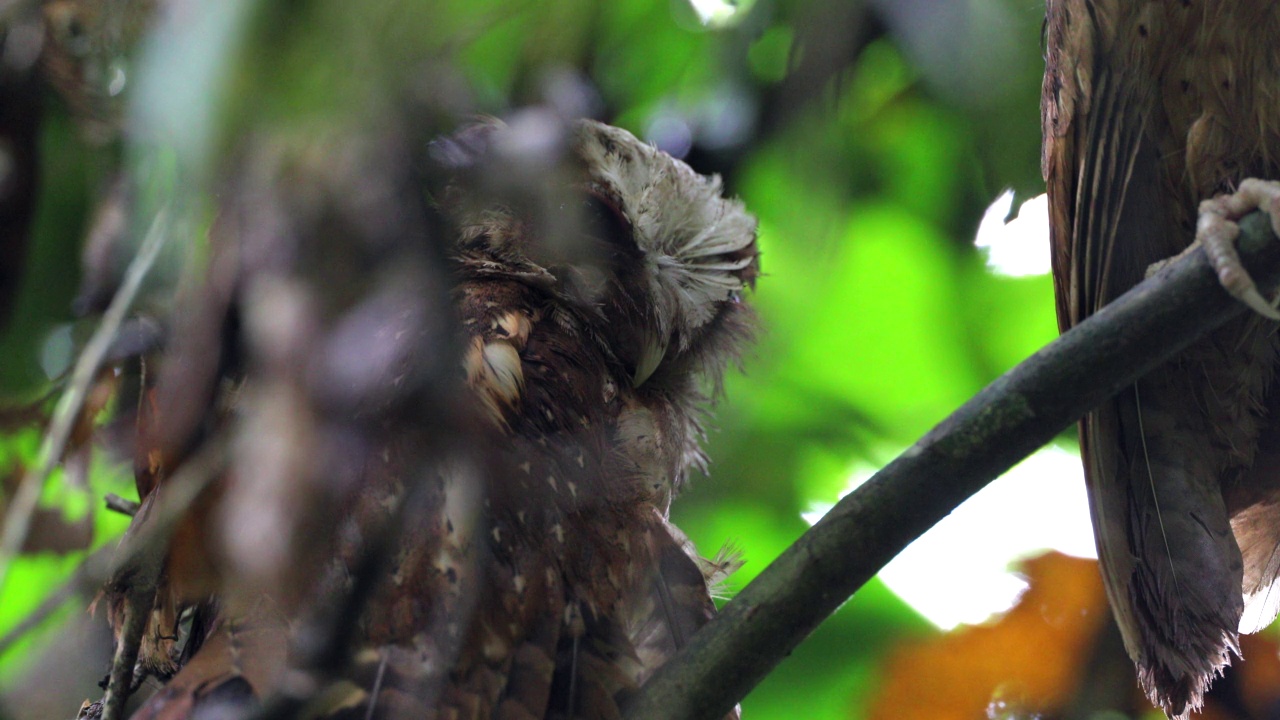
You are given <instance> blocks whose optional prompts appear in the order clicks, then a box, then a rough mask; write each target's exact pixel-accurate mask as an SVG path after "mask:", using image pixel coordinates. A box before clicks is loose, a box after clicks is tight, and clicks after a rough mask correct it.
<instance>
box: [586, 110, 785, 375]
mask: <svg viewBox="0 0 1280 720" xmlns="http://www.w3.org/2000/svg"><path fill="white" fill-rule="evenodd" d="M572 137H573V141H572V143H571V145H572V148H573V153H574V155H575V156H576V157H577V158H579V159H580V160H581V161H582V165H583V167H584V168H585V171H586V176H587V177H586V180H585V182H584V183H583V187H582V192H583V193H584V200H583V202H584V206H585V207H586V214H587V216H588V218H590V220H589V222H590V223H591V225H592V226H593V227H595V228H601V229H603V232H600V231H597V232H596V234H597V235H601V236H604V238H603V239H604V240H605V241H606V242H608V243H610V244H611V246H612V248H611V249H612V253H613V254H612V258H613V262H612V268H611V269H612V272H611V273H610V275H611V279H612V281H613V282H612V288H611V291H610V292H607V293H605V295H604V302H603V304H602V308H601V310H602V313H603V314H604V316H605V317H606V319H607V321H608V323H609V324H610V328H611V330H610V335H611V336H612V337H613V340H614V342H615V348H614V351H615V353H616V354H617V355H618V357H619V359H620V360H621V361H622V362H623V363H624V365H626V366H627V368H628V370H629V371H630V372H631V376H632V383H633V384H634V385H636V386H639V385H642V384H644V383H646V382H650V381H653V382H662V381H663V380H664V376H666V375H671V376H673V377H681V376H687V375H689V374H690V371H694V372H695V373H700V374H705V375H707V376H710V377H711V378H712V380H713V381H715V382H718V381H719V378H720V375H721V374H722V371H723V367H724V364H725V362H726V361H727V360H728V359H730V358H732V357H735V356H736V354H737V352H738V347H739V346H740V345H741V344H742V338H743V337H744V335H745V334H746V332H747V327H748V326H749V323H748V320H747V317H746V313H747V310H746V308H745V306H743V305H742V303H741V300H742V295H743V293H744V292H745V291H746V290H747V289H749V288H752V287H754V285H755V279H756V277H757V276H758V275H759V272H760V265H759V251H758V250H757V248H756V242H755V240H756V219H755V218H754V217H753V216H751V215H750V214H748V213H747V212H746V211H745V210H744V209H743V207H742V203H741V202H739V201H738V200H735V199H730V198H725V197H723V195H722V188H721V185H720V178H718V177H716V176H710V177H707V176H703V175H699V174H698V173H696V172H694V171H693V170H692V169H691V168H690V167H689V166H688V165H686V164H684V163H683V162H681V161H679V160H677V159H675V158H673V157H671V156H670V155H668V154H666V153H664V152H662V151H661V150H658V149H657V148H655V147H653V146H651V145H648V144H645V143H643V142H641V141H639V140H638V139H636V137H635V136H634V135H632V134H631V133H629V132H627V131H626V130H622V129H619V128H615V127H611V126H609V125H604V124H602V123H598V122H593V121H589V120H583V121H579V122H578V123H577V124H576V125H575V126H574V128H573V134H572Z"/></svg>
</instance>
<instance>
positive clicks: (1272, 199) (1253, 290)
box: [1196, 178, 1280, 320]
mask: <svg viewBox="0 0 1280 720" xmlns="http://www.w3.org/2000/svg"><path fill="white" fill-rule="evenodd" d="M1255 209H1256V210H1262V211H1263V212H1265V213H1267V214H1268V215H1269V216H1270V217H1271V224H1272V226H1280V183H1277V182H1274V181H1267V180H1257V179H1254V178H1248V179H1245V180H1243V181H1241V183H1240V186H1239V188H1238V189H1237V190H1236V192H1234V193H1232V194H1230V195H1220V196H1218V197H1216V198H1212V199H1210V200H1205V201H1204V202H1202V203H1200V218H1199V219H1198V220H1197V222H1196V244H1198V245H1200V246H1202V247H1203V248H1204V250H1205V254H1206V255H1207V256H1208V257H1209V262H1210V264H1212V265H1213V268H1214V270H1216V271H1217V273H1218V281H1219V282H1220V283H1222V287H1223V288H1224V289H1226V291H1227V292H1229V293H1231V295H1232V296H1233V297H1235V298H1236V299H1237V300H1239V301H1240V302H1242V303H1244V304H1245V305H1247V306H1248V307H1249V309H1251V310H1253V311H1254V312H1256V313H1258V314H1259V315H1261V316H1263V317H1265V318H1268V319H1271V320H1280V311H1277V310H1276V303H1274V302H1270V301H1268V300H1267V299H1266V298H1265V297H1263V296H1262V293H1260V292H1259V291H1258V287H1257V285H1255V284H1254V282H1253V278H1251V277H1249V272H1248V271H1247V270H1245V269H1244V266H1243V265H1242V264H1241V263H1240V255H1239V254H1238V253H1237V252H1236V245H1235V242H1236V238H1237V237H1238V236H1239V234H1240V227H1239V225H1237V224H1236V221H1238V220H1239V219H1240V218H1242V217H1244V216H1245V215H1246V214H1248V213H1250V212H1252V211H1253V210H1255Z"/></svg>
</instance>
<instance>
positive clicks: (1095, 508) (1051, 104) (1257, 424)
mask: <svg viewBox="0 0 1280 720" xmlns="http://www.w3.org/2000/svg"><path fill="white" fill-rule="evenodd" d="M1047 12H1048V14H1047V17H1046V23H1045V29H1046V33H1045V37H1046V42H1045V45H1046V72H1045V78H1044V94H1043V105H1042V108H1043V120H1044V155H1043V160H1044V172H1045V180H1046V182H1047V185H1048V194H1049V207H1050V222H1051V236H1052V240H1053V270H1054V281H1055V289H1056V294H1057V302H1058V318H1059V324H1060V325H1061V326H1062V328H1063V329H1064V330H1065V329H1067V328H1069V327H1071V326H1073V325H1076V324H1078V323H1080V322H1082V321H1083V320H1084V319H1085V318H1087V317H1088V316H1090V315H1092V314H1093V313H1095V312H1097V311H1098V310H1100V309H1101V308H1102V307H1103V306H1104V305H1106V304H1107V303H1109V302H1111V301H1112V300H1114V299H1115V298H1117V297H1119V296H1120V295H1121V294H1122V293H1124V292H1125V291H1126V290H1128V289H1129V288H1130V287H1132V286H1133V285H1135V284H1137V283H1138V282H1140V281H1141V280H1142V279H1143V277H1144V275H1146V274H1148V273H1149V272H1150V270H1149V268H1150V267H1151V266H1152V265H1153V264H1154V263H1157V262H1161V261H1163V260H1164V259H1166V258H1169V257H1171V256H1175V255H1178V254H1179V253H1182V252H1184V251H1185V250H1186V249H1187V247H1188V245H1190V244H1191V240H1192V238H1193V237H1194V238H1195V243H1196V245H1198V246H1201V247H1203V248H1204V250H1205V254H1206V256H1207V257H1208V259H1209V260H1210V262H1211V264H1212V265H1213V267H1214V268H1215V270H1216V271H1217V275H1218V278H1219V279H1220V280H1221V282H1222V285H1223V286H1224V288H1226V289H1227V290H1228V291H1230V292H1231V293H1232V294H1233V295H1235V296H1236V297H1237V298H1238V299H1240V300H1241V301H1242V302H1243V303H1245V304H1246V305H1248V306H1249V307H1251V308H1252V309H1253V310H1254V311H1256V312H1250V313H1248V314H1247V316H1243V317H1240V318H1237V319H1234V320H1232V321H1230V322H1228V323H1227V324H1226V325H1224V326H1223V327H1221V328H1220V329H1218V330H1216V331H1215V332H1213V333H1212V334H1210V335H1208V336H1206V337H1204V338H1202V339H1201V340H1199V341H1198V342H1196V343H1194V344H1192V345H1191V346H1190V347H1188V348H1187V349H1186V350H1184V351H1183V352H1181V353H1180V354H1179V355H1177V356H1175V357H1174V358H1173V359H1172V360H1170V361H1168V362H1166V363H1164V364H1163V365H1161V366H1159V367H1157V368H1156V369H1155V370H1153V371H1152V372H1150V373H1149V374H1147V375H1146V376H1145V377H1143V378H1141V379H1139V380H1138V381H1137V382H1135V383H1134V384H1133V385H1132V386H1130V387H1128V388H1125V389H1124V390H1123V391H1121V392H1120V393H1119V394H1118V395H1117V396H1116V397H1114V398H1112V399H1110V400H1108V401H1107V402H1105V403H1103V404H1101V405H1100V406H1099V407H1097V408H1095V409H1094V410H1093V411H1091V412H1090V413H1089V414H1088V415H1086V416H1085V418H1084V419H1083V420H1082V421H1081V424H1080V445H1081V450H1082V453H1083V456H1084V465H1085V476H1086V478H1087V481H1088V494H1089V505H1090V511H1091V514H1092V517H1093V524H1094V536H1095V539H1096V541H1097V548H1098V558H1099V562H1100V564H1101V569H1102V576H1103V579H1104V580H1105V585H1106V589H1107V595H1108V598H1109V599H1110V602H1111V606H1112V609H1113V610H1114V614H1115V619H1116V623H1117V625H1118V626H1119V628H1120V631H1121V635H1122V636H1123V638H1124V644H1125V647H1126V649H1127V650H1128V652H1129V655H1130V657H1131V658H1132V659H1133V660H1134V662H1135V664H1136V666H1137V669H1138V676H1139V680H1140V681H1141V684H1142V686H1143V688H1144V690H1145V691H1146V692H1147V695H1148V697H1150V699H1151V700H1152V702H1153V703H1155V704H1157V705H1159V706H1160V707H1161V708H1163V709H1164V710H1165V712H1166V713H1167V714H1168V715H1169V716H1170V717H1182V718H1185V717H1187V715H1188V714H1189V713H1190V712H1191V711H1193V710H1196V709H1198V708H1199V707H1200V706H1201V703H1202V700H1203V697H1204V694H1205V692H1206V691H1207V690H1208V688H1209V686H1210V684H1211V682H1212V681H1213V679H1214V677H1216V676H1217V675H1219V674H1220V673H1222V671H1223V669H1224V668H1225V667H1226V665H1228V664H1229V663H1230V662H1231V659H1232V658H1233V657H1235V656H1238V655H1239V654H1240V644H1239V633H1241V632H1253V631H1256V630H1259V629H1261V628H1262V627H1265V626H1266V625H1268V624H1269V623H1270V622H1271V621H1272V620H1273V619H1274V618H1275V617H1276V613H1277V610H1280V593H1277V592H1276V581H1277V569H1280V516H1277V513H1276V509H1277V507H1280V506H1278V505H1277V503H1276V498H1277V485H1276V480H1277V475H1276V471H1275V469H1276V464H1275V462H1273V460H1274V458H1275V454H1274V449H1275V448H1276V446H1277V444H1276V443H1277V439H1280V425H1277V417H1278V416H1277V404H1276V401H1277V398H1280V394H1277V386H1276V383H1275V377H1276V370H1277V368H1278V367H1280V365H1278V364H1277V360H1278V359H1280V342H1278V336H1277V335H1276V328H1275V325H1274V324H1273V322H1272V320H1273V319H1275V318H1278V317H1280V316H1278V315H1277V313H1276V311H1275V309H1274V308H1273V307H1271V305H1270V304H1269V303H1268V302H1267V301H1266V300H1265V299H1264V298H1263V297H1262V296H1261V294H1260V293H1259V291H1258V290H1257V288H1256V287H1255V286H1254V285H1253V282H1252V281H1251V280H1250V279H1249V277H1248V273H1247V272H1246V271H1245V269H1244V268H1243V267H1241V265H1240V260H1239V258H1238V257H1237V256H1236V250H1235V247H1234V244H1233V241H1234V238H1235V235H1236V234H1237V233H1238V231H1239V228H1238V227H1237V225H1236V222H1235V221H1237V220H1239V219H1240V218H1241V217H1242V216H1243V215H1245V214H1246V213H1248V212H1250V211H1252V210H1254V209H1262V210H1263V211H1265V212H1267V213H1268V214H1270V215H1271V217H1272V224H1273V226H1280V225H1277V222H1276V218H1277V216H1278V214H1277V212H1276V208H1277V202H1276V201H1277V198H1280V184H1277V183H1276V182H1274V181H1261V180H1258V179H1257V178H1276V177H1277V176H1280V162H1277V158H1280V123H1278V122H1277V119H1278V118H1280V95H1277V93H1276V87H1277V82H1280V51H1278V50H1277V46H1276V44H1275V42H1274V41H1273V38H1274V37H1275V35H1276V33H1277V32H1280V7H1278V6H1276V5H1275V4H1274V3H1271V2H1265V1H1260V0H1233V1H1232V2H1220V3H1204V2H1194V1H1193V0H1177V1H1175V0H1164V1H1161V2H1142V3H1133V2H1126V1H1124V0H1050V1H1049V2H1048V4H1047Z"/></svg>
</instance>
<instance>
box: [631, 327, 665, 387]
mask: <svg viewBox="0 0 1280 720" xmlns="http://www.w3.org/2000/svg"><path fill="white" fill-rule="evenodd" d="M666 355H667V344H666V343H665V342H659V341H658V339H657V338H655V337H653V336H650V337H648V338H646V339H645V343H644V352H643V353H641V355H640V362H639V363H637V364H636V373H635V375H634V376H632V378H631V387H640V386H641V385H643V384H644V383H645V381H646V380H648V379H649V378H650V376H652V375H653V373H654V371H655V370H657V369H658V366H659V365H661V364H662V358H664V357H666Z"/></svg>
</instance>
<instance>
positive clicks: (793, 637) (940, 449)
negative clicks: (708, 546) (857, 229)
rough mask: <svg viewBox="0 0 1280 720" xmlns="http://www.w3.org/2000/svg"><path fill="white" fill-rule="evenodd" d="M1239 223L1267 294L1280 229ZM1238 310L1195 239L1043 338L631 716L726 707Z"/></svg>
mask: <svg viewBox="0 0 1280 720" xmlns="http://www.w3.org/2000/svg"><path fill="white" fill-rule="evenodd" d="M1241 229H1242V233H1241V236H1240V240H1239V249H1240V255H1241V259H1242V260H1243V261H1244V264H1245V267H1246V268H1248V269H1249V271H1250V273H1252V275H1253V277H1254V278H1255V280H1257V282H1258V285H1259V287H1260V288H1261V289H1262V290H1263V292H1264V294H1265V293H1266V292H1267V291H1268V290H1270V289H1272V288H1274V287H1275V286H1276V284H1277V281H1278V280H1280V241H1277V240H1276V239H1275V236H1274V235H1273V234H1272V232H1271V227H1270V223H1269V221H1268V220H1267V218H1266V217H1265V216H1263V215H1261V214H1260V213H1254V214H1253V215H1251V216H1249V217H1247V218H1245V220H1244V221H1242V222H1241ZM1244 311H1245V308H1244V306H1243V305H1242V304H1240V303H1239V302H1237V301H1236V300H1235V299H1233V298H1231V297H1230V296H1229V295H1227V293H1226V292H1225V291H1223V289H1222V288H1221V286H1220V285H1219V284H1218V280H1217V277H1216V275H1215V273H1214V271H1213V270H1212V269H1211V268H1210V267H1209V264H1208V261H1207V259H1206V258H1205V255H1204V252H1203V251H1202V250H1196V251H1195V252H1193V253H1189V254H1188V255H1187V256H1186V257H1184V258H1181V259H1180V260H1178V261H1177V262H1174V263H1171V264H1170V265H1169V266H1167V267H1165V268H1164V269H1163V270H1161V271H1160V272H1159V273H1158V274H1156V275H1155V276H1154V277H1152V278H1150V279H1148V280H1147V281H1146V282H1143V283H1142V284H1140V285H1138V286H1137V287H1135V288H1133V289H1132V290H1130V291H1129V292H1127V293H1125V294H1124V296H1122V297H1121V298H1119V299H1118V300H1116V301H1115V302H1114V303H1112V304H1110V305H1108V306H1107V307H1105V308H1103V310H1102V311H1101V312H1099V313H1097V314H1096V315H1094V316H1093V317H1091V318H1089V319H1088V320H1086V321H1085V322H1083V323H1081V324H1080V325H1078V326H1077V327H1075V328H1074V329H1072V330H1071V331H1070V332H1067V333H1065V334H1064V335H1062V337H1060V338H1058V339H1057V340H1055V341H1053V342H1052V343H1050V344H1049V345H1047V346H1045V347H1044V348H1043V349H1041V350H1040V351H1039V352H1037V353H1035V354H1034V355H1032V356H1031V357H1030V358H1027V360H1025V361H1023V362H1022V363H1021V364H1020V365H1018V366H1017V367H1015V368H1014V369H1012V370H1010V371H1009V372H1007V373H1005V374H1004V375H1003V376H1001V377H999V378H997V379H996V380H995V382H993V383H991V384H990V385H989V386H987V388H986V389H984V390H983V391H982V392H981V393H979V394H978V395H977V396H975V397H974V398H973V399H972V400H970V401H969V402H967V403H965V404H964V405H963V406H962V407H961V408H960V409H959V410H957V411H955V412H954V413H953V414H952V415H951V416H950V417H948V418H947V419H946V420H944V421H942V422H941V423H940V424H939V425H938V426H937V427H935V428H934V429H933V430H931V431H930V432H929V433H928V434H927V435H925V436H924V437H923V438H921V439H920V440H919V441H918V442H916V444H915V445H913V446H911V447H910V448H908V449H907V450H906V452H904V453H903V454H902V455H900V456H899V457H898V458H897V459H895V460H894V461H893V462H892V463H890V464H889V465H887V466H886V467H885V468H884V469H882V470H881V471H880V472H878V473H876V475H875V476H874V477H872V478H871V480H869V481H868V482H867V483H865V484H864V485H862V486H861V487H859V488H858V489H857V490H855V491H854V492H852V493H850V494H849V495H848V496H846V497H845V498H844V499H843V500H841V501H840V502H839V503H838V504H837V505H836V506H835V507H834V508H833V509H832V510H831V512H829V513H827V515H826V516H825V517H823V518H822V520H821V521H819V522H818V523H817V524H816V525H814V526H813V527H812V528H810V529H809V531H808V532H806V533H805V534H804V535H802V536H801V537H800V539H799V540H797V541H796V542H795V543H794V544H793V545H792V546H791V547H789V548H787V550H786V551H785V552H783V553H782V555H781V556H780V557H778V559H777V560H775V561H774V562H773V563H772V564H771V565H769V566H768V567H766V568H765V569H764V571H763V572H761V573H760V575H759V576H758V577H756V579H755V580H753V581H751V583H749V584H748V585H747V586H746V587H745V588H743V589H742V591H741V592H740V593H738V595H737V597H735V598H734V599H733V600H732V601H731V602H730V603H728V604H727V605H726V606H725V607H724V610H723V612H721V613H720V615H719V616H717V617H716V618H715V620H713V621H712V622H711V623H709V624H708V625H707V626H706V627H704V628H703V629H702V630H700V631H699V632H698V633H697V634H695V635H694V637H693V638H692V639H691V641H690V643H689V645H688V646H687V647H685V648H684V650H683V651H682V652H680V653H679V654H678V655H677V656H676V657H674V658H672V660H671V661H670V662H668V663H667V664H666V665H664V666H663V667H662V668H661V669H660V670H659V671H658V672H657V673H655V674H654V676H653V677H652V678H651V679H650V680H649V682H648V683H647V684H646V685H645V687H644V688H642V690H641V691H640V693H638V694H637V696H636V697H635V699H634V700H633V702H632V703H631V705H630V706H629V707H628V711H627V714H626V718H627V720H681V719H685V718H688V719H690V720H692V719H695V718H706V719H710V718H718V717H722V716H723V715H724V714H725V713H726V712H728V711H729V710H730V709H731V708H732V707H733V706H734V703H736V702H738V701H739V700H740V699H741V698H742V697H743V696H744V695H746V694H747V692H748V691H750V690H751V689H752V688H753V687H755V685H756V684H757V683H758V682H759V681H760V680H761V679H763V678H764V677H765V675H767V674H768V673H769V672H770V670H772V669H773V667H774V666H776V665H777V664H778V662H780V661H781V660H782V658H784V657H786V656H787V655H789V654H790V653H791V651H792V650H793V649H794V648H795V647H796V645H798V644H799V643H800V641H802V640H803V639H804V638H805V637H806V636H808V635H809V633H810V632H812V631H813V629H814V628H815V627H817V625H818V624H819V623H820V622H822V621H823V620H824V619H825V618H826V617H827V616H829V615H830V614H831V613H832V612H834V611H835V609H836V608H837V607H839V606H840V604H841V603H843V602H844V601H845V600H847V599H848V598H849V597H850V596H851V595H852V594H853V593H854V592H856V591H857V590H858V589H859V588H860V587H862V585H863V584H864V583H866V582H867V581H868V580H870V579H871V577H872V576H874V575H875V574H876V573H877V572H878V571H879V570H880V568H882V567H884V565H885V564H886V563H888V562H889V560H891V559H892V558H893V557H894V556H895V555H897V554H898V553H899V552H900V551H901V550H902V549H903V548H904V547H906V546H907V544H908V543H910V542H911V541H912V540H915V539H916V538H917V537H919V536H920V535H922V534H923V533H924V532H925V531H926V530H928V529H929V528H930V527H932V526H933V525H934V524H935V523H936V522H937V521H938V520H941V519H942V518H943V517H944V516H946V515H947V514H948V513H950V512H951V511H952V510H954V509H955V508H956V507H957V506H958V505H960V503H962V502H963V501H964V500H966V499H967V498H968V497H969V496H971V495H973V494H974V493H975V492H977V491H978V490H980V489H982V488H983V487H984V486H986V484H987V483H988V482H990V481H991V480H992V479H994V478H995V477H997V476H998V475H1000V474H1001V473H1003V472H1004V471H1006V470H1008V469H1009V468H1010V467H1012V466H1013V465H1014V464H1015V463H1017V462H1018V461H1019V460H1021V459H1022V458H1024V457H1026V456H1027V455H1029V454H1031V453H1032V452H1034V451H1035V450H1036V448H1038V447H1040V446H1041V445H1044V444H1045V443H1047V442H1049V441H1050V440H1052V439H1053V437H1054V436H1055V435H1056V434H1057V433H1058V432H1060V431H1061V430H1062V429H1063V428H1065V427H1067V426H1068V425H1069V424H1070V423H1072V422H1074V421H1075V420H1076V419H1077V418H1079V417H1080V416H1081V415H1083V414H1084V413H1085V412H1087V411H1088V410H1090V409H1091V408H1093V407H1094V406H1096V405H1097V404H1099V403H1100V402H1102V401H1104V400H1106V399H1107V398H1109V397H1111V396H1112V395H1114V394H1115V393H1117V392H1119V391H1120V390H1121V389H1123V388H1124V387H1127V386H1128V385H1130V384H1132V383H1133V382H1134V381H1135V380H1136V379H1137V378H1139V377H1141V376H1142V375H1144V374H1145V373H1146V372H1148V371H1149V370H1151V369H1152V368H1154V367H1155V366H1157V365H1159V364H1160V363H1162V362H1164V361H1165V360H1167V359H1168V358H1169V357H1171V356H1173V355H1174V354H1176V353H1178V352H1179V351H1181V350H1182V349H1183V348H1185V347H1187V346H1188V345H1189V344H1191V343H1192V342H1193V341H1195V340H1196V339H1198V338H1200V337H1202V336H1203V335H1205V334H1206V333H1208V332H1210V331H1212V330H1213V329H1215V328H1217V327H1219V326H1221V325H1222V324H1223V323H1225V322H1226V321H1227V320H1229V319H1231V318H1233V317H1236V316H1238V315H1240V314H1242V313H1243V312H1244Z"/></svg>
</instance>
